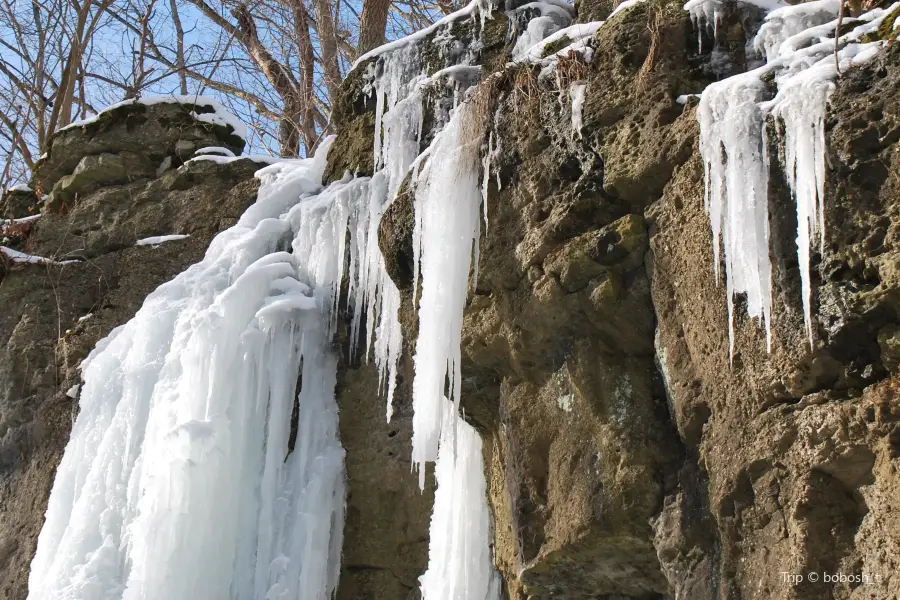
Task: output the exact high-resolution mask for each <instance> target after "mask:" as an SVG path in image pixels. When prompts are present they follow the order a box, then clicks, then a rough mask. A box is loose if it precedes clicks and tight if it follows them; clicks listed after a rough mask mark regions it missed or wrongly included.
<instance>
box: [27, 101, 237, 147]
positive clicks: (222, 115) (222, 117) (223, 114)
mask: <svg viewBox="0 0 900 600" xmlns="http://www.w3.org/2000/svg"><path fill="white" fill-rule="evenodd" d="M129 104H144V105H147V106H150V105H153V104H185V105H195V106H206V107H210V108H212V109H213V112H209V113H200V114H198V113H196V112H192V113H191V116H193V117H194V118H195V119H196V120H198V121H203V122H206V123H213V124H215V125H223V126H226V127H231V129H232V131H233V132H234V134H235V135H237V136H238V137H240V138H241V139H244V140H246V139H247V127H246V126H245V125H244V124H243V123H242V122H241V121H240V119H238V118H237V117H236V116H234V115H233V114H231V113H230V112H229V111H228V110H227V109H226V108H225V107H224V106H222V105H221V104H220V103H219V102H218V101H217V100H215V99H213V98H210V97H208V96H191V95H188V96H179V95H171V96H147V97H144V98H139V99H137V100H135V99H134V98H130V99H128V100H122V101H121V102H116V103H115V104H111V105H110V106H107V107H106V108H104V109H103V110H101V111H100V112H99V113H97V114H96V115H94V116H92V117H88V118H87V119H81V120H78V121H72V122H71V123H69V124H68V125H66V126H65V127H61V128H60V131H65V130H67V129H74V128H76V127H84V126H85V125H90V124H91V123H94V122H96V121H97V119H98V118H100V115H102V114H104V113H108V112H110V111H112V110H115V109H116V108H120V107H122V106H127V105H129ZM41 158H44V157H43V156H42V157H41Z"/></svg>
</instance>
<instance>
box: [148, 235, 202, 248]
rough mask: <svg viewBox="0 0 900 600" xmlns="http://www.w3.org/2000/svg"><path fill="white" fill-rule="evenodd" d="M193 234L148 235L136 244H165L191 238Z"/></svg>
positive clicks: (154, 245)
mask: <svg viewBox="0 0 900 600" xmlns="http://www.w3.org/2000/svg"><path fill="white" fill-rule="evenodd" d="M189 237H191V236H189V235H184V234H179V233H173V234H172V235H154V236H151V237H146V238H143V239H140V240H138V241H136V242H135V243H134V245H135V246H153V247H156V246H159V245H160V244H165V243H166V242H174V241H177V240H183V239H186V238H189Z"/></svg>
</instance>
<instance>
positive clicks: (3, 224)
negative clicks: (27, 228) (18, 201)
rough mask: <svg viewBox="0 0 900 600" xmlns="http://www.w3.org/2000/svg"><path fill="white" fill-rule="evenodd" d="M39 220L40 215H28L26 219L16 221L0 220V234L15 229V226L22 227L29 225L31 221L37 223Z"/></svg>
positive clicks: (21, 218)
mask: <svg viewBox="0 0 900 600" xmlns="http://www.w3.org/2000/svg"><path fill="white" fill-rule="evenodd" d="M40 218H41V215H40V213H38V214H34V215H28V216H27V217H20V218H18V219H0V233H6V231H7V229H15V228H16V227H17V226H22V225H25V224H27V223H31V222H33V221H37V220H38V219H40Z"/></svg>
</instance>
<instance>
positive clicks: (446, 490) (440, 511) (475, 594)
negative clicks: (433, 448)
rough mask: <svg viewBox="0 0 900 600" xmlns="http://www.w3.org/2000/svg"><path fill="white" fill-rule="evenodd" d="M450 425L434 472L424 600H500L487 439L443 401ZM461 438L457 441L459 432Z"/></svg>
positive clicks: (450, 404) (444, 432)
mask: <svg viewBox="0 0 900 600" xmlns="http://www.w3.org/2000/svg"><path fill="white" fill-rule="evenodd" d="M441 408H442V410H443V412H444V417H445V419H446V421H448V422H450V423H453V427H447V428H446V429H445V430H444V431H443V433H442V434H441V444H440V451H439V452H438V458H437V462H436V463H435V467H434V474H435V477H436V478H437V490H436V491H435V494H434V508H433V510H432V513H431V528H430V532H429V533H430V535H429V544H428V570H427V571H426V572H425V574H424V575H422V576H421V577H420V578H419V581H420V583H421V590H422V598H423V600H499V598H500V578H499V576H498V574H497V572H496V571H495V570H494V567H493V562H492V556H491V549H490V545H491V541H492V539H493V536H492V530H491V513H490V509H489V507H488V504H487V485H486V483H485V476H484V466H483V465H484V463H483V459H482V452H481V445H482V444H481V438H480V437H478V432H477V431H475V430H474V429H473V428H472V426H471V425H469V424H468V423H466V422H465V421H464V420H463V419H462V418H461V417H459V416H458V414H457V412H456V409H455V408H454V406H453V404H452V403H451V402H449V401H448V400H447V399H443V402H442V407H441ZM454 431H455V432H456V438H455V439H454V438H453V432H454Z"/></svg>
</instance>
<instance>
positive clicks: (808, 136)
mask: <svg viewBox="0 0 900 600" xmlns="http://www.w3.org/2000/svg"><path fill="white" fill-rule="evenodd" d="M833 89H834V83H832V82H831V81H830V80H824V81H823V80H821V79H819V78H813V79H811V80H809V79H802V80H795V81H794V82H793V85H790V86H789V87H787V88H786V89H784V90H782V91H780V92H779V97H778V98H777V99H776V105H775V109H774V114H776V115H777V116H779V117H781V119H782V120H783V121H784V128H785V145H784V150H785V174H786V175H787V180H788V183H789V184H790V187H791V192H792V193H793V195H794V199H795V200H796V202H797V255H798V259H799V264H800V281H801V286H802V290H803V318H804V323H805V325H806V332H807V336H808V338H809V345H810V348H812V345H813V332H812V317H811V315H812V306H811V305H812V300H811V297H812V284H811V282H810V271H809V265H810V248H811V247H812V245H813V244H814V239H815V236H816V233H818V238H819V239H818V242H819V248H820V251H823V249H824V243H825V221H824V215H825V210H824V206H823V202H824V198H825V110H826V105H827V102H828V96H829V95H830V93H831V92H832V90H833Z"/></svg>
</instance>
